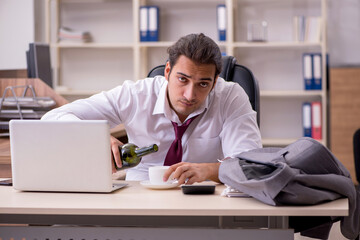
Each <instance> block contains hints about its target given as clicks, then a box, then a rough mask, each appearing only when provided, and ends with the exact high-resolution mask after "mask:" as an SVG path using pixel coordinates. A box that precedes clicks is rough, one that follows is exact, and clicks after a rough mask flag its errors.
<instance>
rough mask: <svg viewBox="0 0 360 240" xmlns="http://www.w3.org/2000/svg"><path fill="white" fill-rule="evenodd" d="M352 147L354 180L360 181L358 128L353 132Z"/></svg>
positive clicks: (359, 132)
mask: <svg viewBox="0 0 360 240" xmlns="http://www.w3.org/2000/svg"><path fill="white" fill-rule="evenodd" d="M353 147H354V163H355V173H356V180H357V181H358V183H360V128H359V129H358V130H356V131H355V133H354V139H353Z"/></svg>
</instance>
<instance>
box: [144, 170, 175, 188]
mask: <svg viewBox="0 0 360 240" xmlns="http://www.w3.org/2000/svg"><path fill="white" fill-rule="evenodd" d="M168 169H169V166H154V167H150V168H149V180H150V183H151V184H154V185H165V184H172V183H173V182H174V180H173V179H172V176H173V174H171V175H170V177H169V179H168V180H167V181H166V182H164V181H163V177H164V174H165V172H166V171H167V170H168Z"/></svg>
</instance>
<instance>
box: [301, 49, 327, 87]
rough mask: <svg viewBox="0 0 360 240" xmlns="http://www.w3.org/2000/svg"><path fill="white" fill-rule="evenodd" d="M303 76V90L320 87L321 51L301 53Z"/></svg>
mask: <svg viewBox="0 0 360 240" xmlns="http://www.w3.org/2000/svg"><path fill="white" fill-rule="evenodd" d="M302 66H303V78H304V89H305V90H321V89H322V78H323V77H322V72H323V71H322V55H321V53H304V54H303V65H302Z"/></svg>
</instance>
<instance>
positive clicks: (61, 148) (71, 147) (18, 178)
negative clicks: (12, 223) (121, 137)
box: [10, 120, 126, 192]
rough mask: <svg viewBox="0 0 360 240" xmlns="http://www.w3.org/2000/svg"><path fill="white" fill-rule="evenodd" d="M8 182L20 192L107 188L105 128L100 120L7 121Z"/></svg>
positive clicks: (108, 159) (109, 176)
mask: <svg viewBox="0 0 360 240" xmlns="http://www.w3.org/2000/svg"><path fill="white" fill-rule="evenodd" d="M10 149H11V166H12V178H13V186H14V188H15V189H18V190H23V191H55V192H58V191H60V192H111V191H113V190H116V189H119V188H121V187H123V186H125V185H126V184H117V185H115V184H113V182H112V174H111V173H112V171H111V151H110V130H109V125H108V123H107V121H105V120H83V121H40V120H11V121H10Z"/></svg>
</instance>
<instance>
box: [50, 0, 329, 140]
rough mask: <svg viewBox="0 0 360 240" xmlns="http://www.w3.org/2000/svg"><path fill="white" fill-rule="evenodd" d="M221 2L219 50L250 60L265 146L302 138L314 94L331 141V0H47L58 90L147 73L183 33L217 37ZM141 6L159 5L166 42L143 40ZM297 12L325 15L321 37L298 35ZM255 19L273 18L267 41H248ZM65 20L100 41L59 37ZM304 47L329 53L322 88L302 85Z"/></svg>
mask: <svg viewBox="0 0 360 240" xmlns="http://www.w3.org/2000/svg"><path fill="white" fill-rule="evenodd" d="M218 4H225V5H226V7H227V10H226V11H227V12H226V13H227V32H226V39H227V40H226V41H224V42H220V41H217V43H218V45H219V46H220V49H221V50H222V51H223V52H224V53H226V54H227V55H233V56H235V57H236V58H237V60H238V63H240V64H243V65H245V66H247V67H249V68H250V69H251V70H252V71H253V73H254V75H255V77H256V78H257V79H258V81H259V85H260V91H261V92H260V96H261V108H260V109H261V115H260V116H261V121H260V122H261V126H260V129H261V133H262V136H263V140H264V141H263V143H264V145H265V146H283V145H287V144H289V143H291V142H293V141H295V140H296V139H297V138H299V137H301V136H302V123H301V118H302V117H301V115H302V114H301V111H302V110H301V105H302V103H303V102H305V101H315V100H316V101H321V102H322V136H323V139H322V141H321V142H322V143H323V144H325V145H327V142H328V141H327V138H328V137H327V129H328V126H327V107H326V106H327V97H328V96H327V91H326V89H327V86H326V78H327V76H326V61H324V59H326V58H325V56H326V52H327V50H326V49H327V43H326V18H327V16H326V11H327V0H304V1H303V0H290V1H288V0H256V1H253V0H209V1H206V0H192V1H190V0H189V1H180V0H165V1H164V0H121V1H120V0H114V1H105V0H47V6H46V15H47V41H48V42H49V43H50V44H51V47H52V56H53V58H52V60H53V67H54V79H55V86H56V87H55V90H56V91H57V92H58V93H60V94H61V95H63V96H65V97H71V98H72V99H75V98H76V97H77V96H79V97H84V96H87V95H92V94H94V93H97V92H100V91H102V90H108V89H110V88H113V87H115V86H117V85H120V84H122V82H123V81H124V80H126V79H129V80H138V79H142V78H144V77H146V75H147V73H148V72H149V70H150V69H152V68H153V67H154V66H157V65H160V64H163V63H164V62H165V60H166V58H167V53H166V49H167V48H168V47H169V46H170V45H171V44H173V43H174V42H175V41H176V40H177V39H178V38H179V37H181V36H183V35H186V34H189V33H194V32H203V33H205V34H206V35H208V36H210V37H211V38H213V39H214V40H217V39H218V33H217V26H216V18H217V16H216V7H217V5H218ZM142 5H157V6H159V8H160V34H159V38H160V41H159V42H140V41H139V7H140V6H142ZM297 15H305V16H319V17H321V23H322V32H321V40H320V41H319V42H298V41H294V40H293V36H292V31H293V22H292V21H293V17H294V16H297ZM94 19H96V20H98V21H96V20H94ZM254 20H257V21H258V20H266V21H267V22H268V41H266V42H248V41H246V24H247V21H254ZM114 21H118V22H115V23H114ZM60 26H66V27H71V28H74V29H81V30H89V31H90V32H92V33H93V34H94V36H93V37H94V42H91V43H68V42H67V43H63V42H59V41H58V39H57V34H56V33H57V31H58V29H59V27H60ZM111 33H114V34H111ZM305 52H320V53H321V54H322V59H323V61H322V69H323V71H322V79H323V81H322V90H316V91H305V90H303V89H304V88H303V85H304V83H303V76H302V54H303V53H305ZM274 115H277V116H274ZM280 133H281V134H280Z"/></svg>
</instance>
